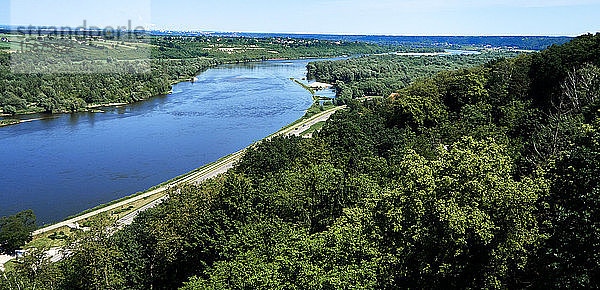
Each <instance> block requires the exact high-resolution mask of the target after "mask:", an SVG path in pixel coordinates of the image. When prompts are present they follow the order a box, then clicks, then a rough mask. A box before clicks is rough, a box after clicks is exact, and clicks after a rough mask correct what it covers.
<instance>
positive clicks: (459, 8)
mask: <svg viewBox="0 0 600 290" xmlns="http://www.w3.org/2000/svg"><path fill="white" fill-rule="evenodd" d="M9 11H10V12H9ZM83 19H86V20H87V21H88V25H96V26H100V27H103V26H107V25H109V26H117V25H126V24H127V19H132V21H133V23H134V25H148V24H155V25H156V27H158V28H164V29H176V30H191V29H194V30H209V31H252V32H311V33H352V34H399V35H579V34H583V33H586V32H597V31H600V0H480V1H477V0H379V1H368V0H304V1H298V0H293V1H290V0H278V1H274V0H220V1H198V0H195V1H192V0H171V1H159V0H118V1H117V0H104V1H102V0H100V1H89V0H36V1H33V0H12V1H11V0H0V21H1V22H2V23H3V24H5V23H9V24H33V25H70V26H75V25H81V24H82V22H83Z"/></svg>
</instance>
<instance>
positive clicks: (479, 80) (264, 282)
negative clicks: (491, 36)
mask: <svg viewBox="0 0 600 290" xmlns="http://www.w3.org/2000/svg"><path fill="white" fill-rule="evenodd" d="M596 37H597V36H584V37H581V39H577V40H576V41H573V42H572V43H570V44H568V45H567V46H566V47H567V48H568V49H565V48H557V47H553V48H551V49H550V50H551V52H546V53H540V54H536V55H533V56H520V57H517V58H515V59H508V60H496V61H492V62H489V63H487V64H486V65H485V66H481V67H477V68H470V69H460V70H454V71H451V72H444V73H440V74H437V75H436V76H434V77H432V78H429V79H423V80H419V81H416V82H414V83H413V84H412V85H409V86H407V87H405V88H402V89H400V88H398V89H399V90H398V91H397V93H396V94H395V95H393V96H391V97H389V98H385V99H381V100H365V101H362V102H359V101H357V100H349V101H348V105H349V107H348V109H347V110H343V111H339V112H337V113H336V114H334V115H333V116H332V117H331V118H330V119H329V120H328V121H327V122H326V123H325V124H324V126H323V128H322V130H321V131H320V132H318V133H317V134H315V135H314V137H313V138H310V139H304V138H298V137H292V138H283V137H277V138H273V139H271V140H270V141H265V142H261V143H260V144H258V145H256V146H254V147H253V148H251V149H249V150H248V151H247V153H246V154H245V156H244V157H243V158H242V159H241V160H240V162H239V163H238V164H237V165H236V166H235V167H234V169H232V170H231V171H229V172H228V173H225V174H223V175H221V176H219V177H217V178H215V179H212V180H209V181H206V182H204V183H202V184H200V185H186V186H182V187H180V188H173V189H171V191H170V192H169V193H168V194H169V199H168V200H166V201H165V202H164V203H162V204H160V205H159V206H157V207H156V208H154V209H151V210H148V211H146V212H144V213H142V214H141V215H140V216H139V217H138V218H137V219H136V220H135V221H134V223H133V224H132V225H129V226H127V227H125V228H123V229H122V230H119V231H117V232H111V229H114V228H113V227H112V225H111V224H110V223H109V222H108V221H106V220H102V219H101V220H99V221H97V222H94V223H92V224H91V225H92V230H91V231H89V232H81V233H79V235H78V237H76V238H75V239H74V240H73V242H72V243H71V245H70V246H69V251H71V253H70V255H69V256H68V257H66V258H65V259H63V260H62V261H60V262H58V263H54V264H47V265H49V266H48V267H45V268H44V269H48V270H47V271H48V272H45V271H44V272H42V273H38V274H32V272H31V271H29V270H28V269H33V267H32V266H31V263H33V262H34V261H37V263H46V262H45V260H44V259H43V258H42V257H39V259H37V260H36V259H31V260H30V262H27V263H29V264H27V265H29V266H26V267H25V266H24V267H17V269H16V270H15V271H9V273H8V274H7V275H5V276H4V277H0V282H1V283H0V285H2V283H4V285H9V286H8V287H15V286H13V285H20V284H14V283H15V281H24V282H22V283H23V287H21V288H27V287H25V286H27V285H34V286H35V285H41V284H40V283H43V282H44V281H48V279H49V278H48V277H52V279H54V280H52V281H54V282H53V283H54V284H48V285H49V286H48V287H49V288H69V289H71V288H95V289H110V288H128V289H155V288H160V289H173V288H177V287H183V289H204V288H208V289H240V288H245V289H246V288H251V289H253V288H290V289H322V288H326V289H337V288H359V289H373V288H378V289H396V288H444V287H446V288H525V287H528V288H543V287H546V288H598V287H599V286H600V276H599V275H598V273H600V270H599V266H598V265H600V255H599V254H598V253H600V252H599V250H598V249H600V234H599V233H600V227H599V225H600V220H599V217H600V212H598V211H599V210H598V208H599V206H600V199H599V196H600V189H599V184H598V183H599V181H600V171H599V168H600V114H599V112H600V110H599V109H600V103H599V100H598V95H599V94H598V79H599V77H598V71H599V69H598V65H597V64H593V62H590V61H588V59H587V58H586V57H583V58H582V57H579V56H577V57H575V59H573V57H574V56H573V55H571V54H569V53H570V52H577V53H580V54H581V55H584V56H585V55H595V54H596V53H598V51H600V48H598V47H597V46H596V42H595V40H596ZM167 51H169V50H167ZM563 52H569V53H567V54H564V53H563ZM360 62H362V60H361V61H360ZM360 62H359V63H360ZM547 63H550V64H561V65H566V66H567V67H566V70H564V71H563V72H564V74H563V76H562V77H558V78H557V79H554V78H555V77H556V76H554V75H552V76H547V79H540V77H539V76H532V75H530V74H529V72H531V71H535V70H538V69H540V67H541V66H540V65H545V64H547ZM327 65H331V64H327ZM327 65H325V66H327ZM386 65H387V62H381V63H378V64H377V65H373V66H372V67H371V68H370V69H371V70H375V69H378V70H381V71H385V69H386ZM334 66H335V65H334ZM568 66H571V67H568ZM340 67H344V65H342V66H340ZM349 75H350V74H349ZM376 78H377V79H378V80H379V77H376ZM548 79H553V80H554V82H556V83H557V84H558V85H557V86H555V88H554V89H556V90H558V91H556V92H549V93H547V94H546V93H544V94H543V95H539V94H540V92H541V91H540V90H539V88H537V87H536V86H537V85H539V83H541V81H543V82H546V81H548ZM353 81H356V79H355V80H353ZM345 84H346V83H345V82H342V81H339V82H338V83H337V85H338V88H339V87H341V86H344V85H345ZM350 86H352V84H350ZM540 97H541V98H540ZM315 109H316V110H319V108H318V107H315ZM44 265H46V264H44ZM56 281H58V282H56ZM7 283H8V284H7ZM11 283H12V284H11ZM0 287H1V286H0ZM28 287H33V286H28ZM5 288H6V287H5Z"/></svg>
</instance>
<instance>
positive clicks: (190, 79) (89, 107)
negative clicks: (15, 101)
mask: <svg viewBox="0 0 600 290" xmlns="http://www.w3.org/2000/svg"><path fill="white" fill-rule="evenodd" d="M341 57H349V56H347V55H337V56H331V57H319V56H308V57H298V58H276V59H275V58H274V59H250V60H238V61H223V62H218V63H216V64H214V65H212V66H209V67H206V68H204V69H202V70H199V71H197V72H196V73H195V74H194V75H193V76H186V77H183V78H180V79H178V80H174V81H172V82H171V83H170V85H171V90H169V91H167V92H164V93H160V94H156V95H152V96H149V97H148V98H144V99H141V100H137V101H131V102H110V103H104V104H88V105H86V106H85V107H83V108H79V109H77V110H74V111H58V112H53V113H51V114H50V115H61V114H74V113H80V112H90V113H102V112H103V111H101V110H96V109H98V108H103V107H105V108H109V107H120V106H127V105H132V104H135V103H139V102H144V101H147V100H149V99H152V98H155V97H158V96H165V95H169V94H171V93H172V92H173V90H172V89H173V86H174V85H177V84H180V83H185V82H191V83H194V82H197V81H198V77H197V76H198V75H200V74H201V73H202V72H204V71H206V70H208V69H211V68H215V67H218V66H220V65H227V64H243V63H256V62H267V61H280V60H290V61H291V60H310V59H335V58H341ZM42 113H44V111H43V110H41V109H39V108H38V109H36V110H32V111H25V112H19V113H18V114H14V115H11V114H2V113H0V117H3V118H11V119H9V120H13V119H12V118H18V117H23V116H27V115H34V114H42ZM48 118H52V116H48V117H43V118H32V119H28V120H25V121H24V122H11V123H9V124H6V125H2V123H0V127H4V126H12V125H18V124H21V123H25V122H31V121H36V120H43V119H48ZM4 120H7V119H4ZM14 120H18V119H14ZM0 121H2V120H0Z"/></svg>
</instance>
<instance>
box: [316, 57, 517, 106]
mask: <svg viewBox="0 0 600 290" xmlns="http://www.w3.org/2000/svg"><path fill="white" fill-rule="evenodd" d="M510 55H511V54H509V53H507V54H502V53H483V54H481V55H465V56H460V55H458V56H444V57H439V56H422V57H414V56H399V55H376V56H363V57H359V58H351V59H347V60H343V61H322V62H312V63H309V64H308V66H307V69H308V78H309V79H316V80H318V81H322V82H327V83H331V84H335V87H336V89H337V91H338V102H344V101H347V100H348V99H352V98H357V97H362V96H364V95H366V96H389V95H390V94H391V93H393V92H395V91H397V90H399V89H401V88H404V87H406V86H408V85H410V84H411V83H413V82H414V81H416V80H418V79H422V78H427V77H432V76H434V75H435V74H437V73H440V72H442V71H446V70H455V69H460V68H467V67H474V66H477V65H481V64H484V63H486V62H488V61H490V60H493V59H495V58H500V57H505V56H510Z"/></svg>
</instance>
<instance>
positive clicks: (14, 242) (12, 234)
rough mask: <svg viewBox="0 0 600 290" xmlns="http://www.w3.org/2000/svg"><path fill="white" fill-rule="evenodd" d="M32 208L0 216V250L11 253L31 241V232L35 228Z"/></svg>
mask: <svg viewBox="0 0 600 290" xmlns="http://www.w3.org/2000/svg"><path fill="white" fill-rule="evenodd" d="M35 221H36V218H35V215H34V214H33V211H32V210H26V211H22V212H20V213H17V214H16V215H11V216H8V217H2V218H0V250H2V252H4V253H12V252H14V251H15V250H18V249H20V248H21V247H23V246H24V245H25V243H27V242H29V241H31V233H32V232H33V231H34V230H35V229H36V225H35Z"/></svg>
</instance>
